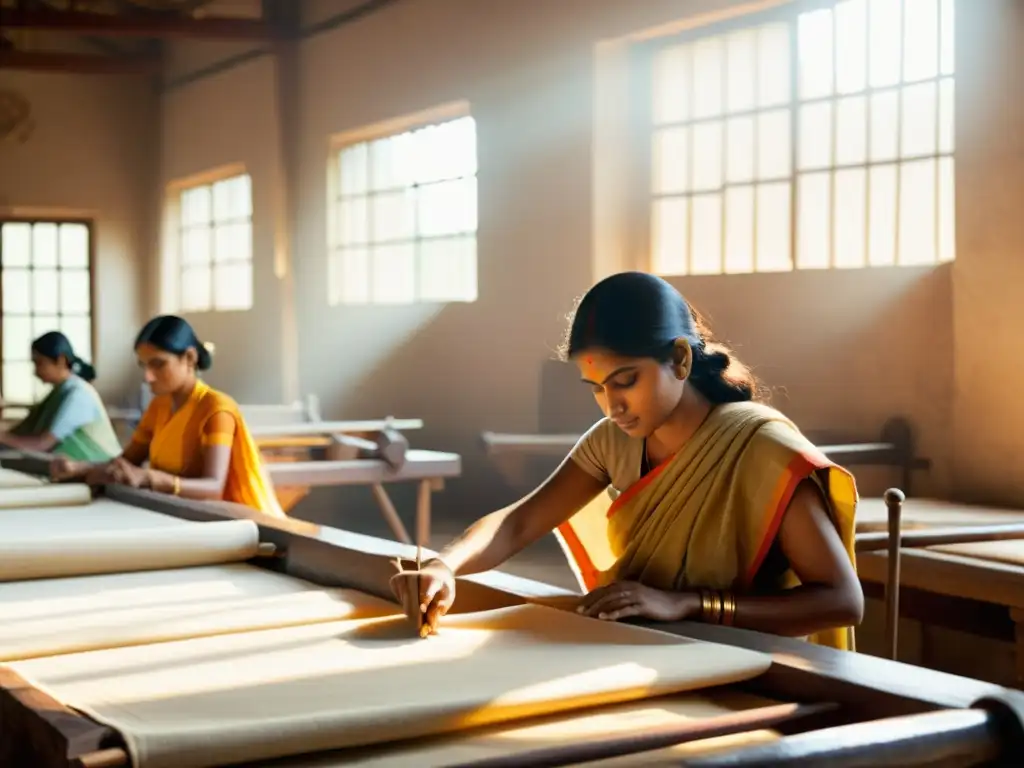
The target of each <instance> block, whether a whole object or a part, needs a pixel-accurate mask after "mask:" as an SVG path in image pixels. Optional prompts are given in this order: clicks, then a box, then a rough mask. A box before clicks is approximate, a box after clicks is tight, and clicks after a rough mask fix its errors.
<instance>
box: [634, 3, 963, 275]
mask: <svg viewBox="0 0 1024 768" xmlns="http://www.w3.org/2000/svg"><path fill="white" fill-rule="evenodd" d="M840 2H841V0H790V1H788V2H787V1H786V0H783V1H782V2H781V3H779V4H776V5H773V6H771V7H768V8H763V9H754V10H751V11H750V12H748V13H738V14H736V15H731V16H729V17H727V18H723V19H720V20H716V21H711V22H709V23H706V24H698V25H693V26H687V27H686V28H685V29H683V30H682V31H679V32H675V33H673V34H670V35H664V36H658V37H651V38H647V39H644V40H641V41H639V42H637V43H636V44H634V45H633V46H631V50H630V57H629V65H628V66H629V73H628V77H629V84H630V86H629V93H630V98H631V104H630V115H631V118H630V120H629V125H628V136H629V143H630V146H631V152H630V154H631V158H632V161H631V163H630V173H629V178H628V179H627V184H628V186H629V199H630V200H632V201H633V205H632V206H631V208H632V212H631V216H630V222H631V225H630V226H629V238H630V242H631V243H632V245H633V247H632V249H631V250H632V251H633V252H634V253H635V254H636V257H635V260H634V265H633V268H636V269H642V270H645V271H650V272H657V273H658V274H663V273H661V272H659V271H657V270H656V268H655V267H656V254H655V253H654V250H653V247H654V243H653V238H652V232H651V230H652V228H653V220H654V201H655V200H656V199H657V197H658V196H659V195H658V193H657V192H656V191H654V188H653V175H654V174H653V166H654V162H653V153H654V135H655V133H656V132H657V131H658V130H659V128H664V127H665V126H661V125H659V124H658V123H656V122H655V119H654V85H655V75H654V65H655V60H656V57H657V55H658V53H660V52H661V51H663V50H665V49H669V48H672V47H675V46H677V45H681V44H689V43H694V42H696V41H699V40H702V39H706V38H711V37H717V36H719V35H727V34H729V33H733V32H739V31H744V30H750V29H754V28H756V27H759V26H761V25H763V24H769V23H773V22H774V23H786V24H787V25H788V26H789V27H790V31H791V34H790V36H789V37H790V39H789V61H790V66H789V76H790V83H789V100H788V101H787V102H785V103H784V104H779V105H778V106H772V107H759V106H756V105H755V106H754V107H753V108H752V109H751V110H749V111H743V112H740V113H735V114H732V113H726V112H723V113H722V114H721V115H719V116H716V117H712V118H701V119H696V120H694V119H692V118H690V119H687V120H686V121H684V122H682V123H680V125H688V126H693V125H695V124H699V123H700V122H714V121H722V122H725V121H727V120H728V119H730V118H732V117H736V116H740V117H742V116H745V115H751V116H754V117H756V116H758V115H760V114H763V113H764V112H768V111H774V110H780V109H785V110H786V111H787V112H788V113H789V116H790V120H789V142H790V153H789V155H790V157H789V175H788V176H787V177H785V179H781V178H780V179H777V180H775V181H778V182H782V181H788V183H789V185H790V189H789V200H790V203H789V209H790V210H789V218H790V224H789V230H790V234H789V258H790V266H789V268H788V269H767V270H761V269H758V268H757V261H756V253H755V254H752V257H751V258H752V264H753V266H752V269H750V270H749V271H741V272H730V271H729V270H728V269H727V268H726V262H725V250H726V246H725V238H724V231H725V230H726V229H727V220H728V219H727V214H726V212H725V210H724V208H723V211H722V216H721V218H722V229H723V238H722V243H721V249H722V260H721V262H720V264H721V268H720V270H719V271H718V272H693V271H690V267H691V265H692V252H689V251H688V253H687V267H688V269H687V271H686V272H683V273H674V272H668V273H664V275H665V276H666V277H719V276H727V275H728V276H732V275H756V274H770V273H773V274H791V273H794V272H808V271H812V272H829V271H835V270H846V269H858V270H859V269H879V268H898V269H907V268H911V269H913V268H927V269H934V268H937V267H941V266H943V265H944V264H948V263H951V262H953V261H955V260H956V244H955V240H954V244H953V256H952V258H951V259H942V258H941V251H940V244H939V239H938V237H936V242H935V248H936V258H935V259H934V260H932V261H929V262H920V263H905V262H902V263H901V262H900V258H899V257H900V253H899V245H898V237H899V210H900V207H899V206H900V203H899V190H900V184H899V177H900V175H901V174H900V171H899V170H897V186H896V195H897V201H896V212H895V224H894V226H895V230H896V237H897V245H896V248H895V250H894V252H893V257H894V262H893V263H892V264H886V265H880V264H872V263H871V261H870V254H869V248H870V242H869V239H868V237H865V262H864V264H862V265H857V266H855V267H845V266H842V265H837V264H836V248H835V243H834V231H833V227H834V222H835V219H836V213H835V212H836V206H835V199H834V190H835V174H836V172H837V171H840V170H846V169H848V168H854V169H857V168H860V169H864V170H869V169H871V168H873V167H878V166H886V165H888V166H893V167H895V168H897V169H901V167H902V166H904V165H905V164H907V163H912V162H915V161H919V160H934V161H935V163H936V170H935V176H936V190H935V193H934V195H935V199H936V205H938V200H939V198H940V190H939V188H938V179H939V175H940V170H939V161H940V160H942V159H944V158H949V159H951V160H952V162H953V163H954V183H953V189H952V190H951V194H952V195H953V204H954V207H955V204H956V203H955V199H956V182H955V178H956V176H955V158H956V140H955V138H954V142H953V149H952V151H950V152H944V151H941V148H940V147H938V146H936V149H935V151H934V152H933V153H930V154H926V155H912V156H909V155H908V156H901V155H900V154H899V149H897V155H896V156H895V157H894V158H893V159H891V160H880V161H874V162H872V161H871V160H870V158H865V160H864V161H863V162H861V163H853V164H849V163H838V162H836V158H835V146H834V145H835V120H836V118H835V109H833V110H832V144H833V148H832V150H833V151H832V158H831V161H830V162H829V164H828V165H826V166H824V167H822V168H813V169H801V168H800V165H799V162H800V159H799V158H800V144H799V139H800V111H801V107H802V106H805V105H809V104H818V103H828V104H832V105H835V104H837V103H838V102H839V101H840V100H841V99H842V98H847V97H857V96H862V97H864V98H868V99H870V97H871V96H872V95H874V94H876V93H884V92H894V93H896V94H901V93H902V92H903V91H904V90H905V89H907V88H909V87H913V86H915V85H920V84H926V83H935V84H936V126H937V127H936V132H938V125H939V124H940V109H941V107H940V104H941V91H940V83H941V82H942V81H943V80H952V81H953V83H954V93H955V83H956V79H957V73H956V69H955V66H954V70H953V73H952V74H942V72H941V70H940V71H939V72H938V73H937V74H936V75H935V77H933V78H927V79H924V80H915V81H911V82H909V83H908V82H906V81H905V80H903V79H902V75H901V79H900V81H899V82H897V83H896V84H894V85H888V86H877V87H876V86H872V85H871V84H870V82H866V83H865V88H864V89H863V90H861V91H857V92H856V93H850V94H840V93H838V92H835V91H834V90H833V93H832V94H831V95H828V96H821V97H813V98H802V97H801V95H800V68H799V66H798V65H797V63H798V61H799V36H798V34H796V32H797V25H798V21H799V18H800V16H801V15H803V14H806V13H810V12H813V11H820V10H833V11H834V9H835V7H836V6H837V5H838V4H839V3H840ZM869 2H870V0H869ZM936 2H937V3H940V4H941V2H942V0H936ZM904 14H905V5H904V2H903V0H900V15H901V19H902V18H903V16H904ZM941 18H942V17H941V16H940V22H941ZM834 30H835V25H834V22H833V31H834ZM939 34H940V36H941V34H942V28H941V27H940V29H939ZM833 39H834V38H833ZM940 46H941V42H940ZM900 52H901V54H902V53H903V52H904V41H903V37H902V35H901V36H900ZM938 53H939V54H940V55H941V47H940V48H939V49H938ZM835 55H836V54H835V51H834V50H833V61H835ZM954 55H955V54H954ZM870 65H871V58H870V56H868V58H867V59H866V61H865V66H867V67H868V68H870ZM833 89H834V84H833ZM897 104H898V110H899V112H898V115H899V116H898V118H897V120H898V123H897V128H896V130H897V132H900V131H902V126H903V107H902V99H901V98H900V99H897ZM953 130H954V136H955V132H956V126H955V116H954V128H953ZM868 131H869V132H870V127H869V128H868ZM757 136H758V133H757V130H756V129H755V133H754V141H755V144H756V141H757ZM722 154H723V161H724V157H725V154H726V146H725V145H724V144H723V145H722ZM815 173H827V174H829V176H830V177H831V178H830V182H829V183H830V188H831V190H832V193H833V197H832V198H831V200H830V212H829V217H828V220H829V229H830V241H831V244H830V247H829V252H828V264H827V265H825V266H821V267H818V266H800V265H799V247H800V237H799V233H800V228H799V225H798V220H799V215H800V214H799V187H800V183H799V182H800V177H801V175H808V174H815ZM773 180H774V179H773ZM770 181H771V180H759V179H758V178H757V177H756V171H755V176H754V177H753V178H752V179H751V181H750V182H743V183H735V184H733V185H732V186H744V185H746V184H749V185H750V186H752V187H754V188H755V189H756V187H757V186H758V185H759V184H765V183H770ZM865 185H866V187H868V191H867V192H866V195H865V196H866V198H867V206H868V208H867V209H866V210H865V215H866V216H867V215H869V213H870V191H869V187H870V184H869V180H866V181H865ZM728 186H729V185H727V183H726V181H725V179H724V178H723V183H722V187H721V190H720V193H719V194H721V196H722V204H723V206H724V204H725V191H726V189H727V187H728ZM696 194H702V193H696ZM679 196H680V197H686V198H688V199H689V200H692V198H693V197H694V196H695V193H694V191H693V190H689V191H687V192H686V193H679ZM755 200H756V193H755ZM755 206H756V202H755ZM691 210H692V207H691ZM936 213H937V212H936ZM755 214H756V207H755ZM940 220H941V217H940V216H938V215H936V221H935V222H934V226H935V228H936V230H937V232H936V235H938V229H939V227H940ZM689 223H690V222H688V225H689ZM954 226H955V224H954ZM865 228H867V222H865ZM954 238H955V230H954ZM755 248H756V238H755Z"/></svg>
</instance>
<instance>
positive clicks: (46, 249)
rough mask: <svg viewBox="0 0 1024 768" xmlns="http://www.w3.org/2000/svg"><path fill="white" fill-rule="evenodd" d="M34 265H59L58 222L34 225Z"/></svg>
mask: <svg viewBox="0 0 1024 768" xmlns="http://www.w3.org/2000/svg"><path fill="white" fill-rule="evenodd" d="M32 266H34V267H55V266H57V225H56V224H49V223H46V224H36V225H35V226H33V227H32Z"/></svg>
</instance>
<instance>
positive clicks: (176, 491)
mask: <svg viewBox="0 0 1024 768" xmlns="http://www.w3.org/2000/svg"><path fill="white" fill-rule="evenodd" d="M174 495H175V496H180V495H181V478H180V477H178V476H177V475H175V476H174Z"/></svg>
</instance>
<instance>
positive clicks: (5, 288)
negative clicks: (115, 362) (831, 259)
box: [0, 221, 93, 404]
mask: <svg viewBox="0 0 1024 768" xmlns="http://www.w3.org/2000/svg"><path fill="white" fill-rule="evenodd" d="M90 239H91V231H90V227H89V225H88V224H86V223H83V222H53V221H2V222H0V289H2V290H0V295H2V317H3V325H2V326H0V334H2V336H3V345H2V346H3V351H2V357H0V392H2V394H3V398H4V400H5V401H7V402H8V403H11V404H22V403H32V402H35V401H37V400H38V399H39V398H41V397H42V396H43V395H44V394H45V393H46V391H47V387H46V386H45V385H44V384H43V383H42V382H40V381H39V380H38V379H36V378H35V375H34V374H33V368H32V351H31V348H32V341H33V339H36V338H38V337H39V336H42V335H43V334H44V333H47V332H48V331H63V332H64V334H65V335H66V336H67V337H68V340H69V341H70V342H71V345H72V346H73V347H74V348H75V352H76V353H77V354H78V355H79V356H81V357H82V358H84V359H86V360H92V359H93V348H92V338H93V328H92V273H91V260H92V259H91V253H92V249H91V243H90Z"/></svg>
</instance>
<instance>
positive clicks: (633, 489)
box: [607, 453, 676, 519]
mask: <svg viewBox="0 0 1024 768" xmlns="http://www.w3.org/2000/svg"><path fill="white" fill-rule="evenodd" d="M675 457H676V454H674V453H673V454H672V455H671V456H669V457H668V458H667V459H665V460H664V461H663V462H661V464H659V465H658V466H656V467H655V468H654V469H652V470H651V471H650V472H648V473H647V474H646V475H644V476H643V477H641V478H640V479H639V480H637V481H636V482H635V483H633V484H632V485H631V486H629V488H627V489H626V490H624V491H623V492H622V493H620V494H619V495H618V496H617V497H616V499H615V500H614V501H613V502H612V503H611V505H610V506H609V507H608V514H607V516H608V519H611V518H612V516H613V515H614V514H615V513H616V512H618V511H619V509H621V508H622V506H623V505H624V504H626V502H628V501H629V500H630V499H632V498H634V497H635V496H636V495H637V494H638V493H640V491H642V490H643V489H644V488H646V487H647V486H648V485H650V484H651V482H652V481H653V480H654V479H655V478H656V477H657V476H658V475H660V474H661V473H662V472H663V471H664V470H665V467H667V466H668V465H669V464H671V463H672V460H673V459H674V458H675Z"/></svg>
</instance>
